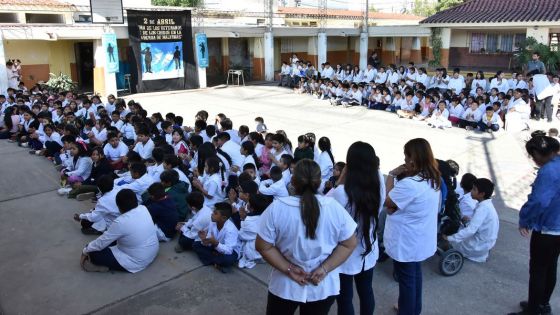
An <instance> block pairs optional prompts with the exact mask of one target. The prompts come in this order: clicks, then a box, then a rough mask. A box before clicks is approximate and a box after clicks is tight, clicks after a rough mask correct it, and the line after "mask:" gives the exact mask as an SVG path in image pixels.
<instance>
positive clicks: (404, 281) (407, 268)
mask: <svg viewBox="0 0 560 315" xmlns="http://www.w3.org/2000/svg"><path fill="white" fill-rule="evenodd" d="M393 265H394V268H395V273H396V275H397V278H398V281H399V315H419V314H420V313H421V312H422V263H421V262H398V261H394V264H393Z"/></svg>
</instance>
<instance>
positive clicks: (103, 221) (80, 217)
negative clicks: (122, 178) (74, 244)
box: [74, 175, 120, 235]
mask: <svg viewBox="0 0 560 315" xmlns="http://www.w3.org/2000/svg"><path fill="white" fill-rule="evenodd" d="M97 189H99V192H100V193H101V197H100V198H99V199H97V204H96V205H95V207H94V208H93V209H92V210H91V211H90V212H88V213H82V214H77V213H76V214H74V220H76V221H78V222H80V224H81V225H82V233H84V234H93V235H95V234H101V233H103V231H105V230H106V229H107V228H108V227H109V226H111V223H113V221H114V220H115V219H116V218H117V217H118V216H119V215H120V212H119V209H118V208H117V204H116V201H115V197H116V196H117V190H114V189H113V177H112V176H111V175H104V176H101V178H99V180H98V181H97Z"/></svg>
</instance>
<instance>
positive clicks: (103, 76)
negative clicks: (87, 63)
mask: <svg viewBox="0 0 560 315" xmlns="http://www.w3.org/2000/svg"><path fill="white" fill-rule="evenodd" d="M93 56H94V57H93V59H94V63H95V67H94V69H93V91H94V93H99V94H100V95H101V96H107V95H109V94H113V95H117V78H116V76H115V74H114V73H109V72H108V71H107V66H106V56H107V54H106V53H105V50H104V49H103V44H102V40H101V39H96V40H94V41H93Z"/></svg>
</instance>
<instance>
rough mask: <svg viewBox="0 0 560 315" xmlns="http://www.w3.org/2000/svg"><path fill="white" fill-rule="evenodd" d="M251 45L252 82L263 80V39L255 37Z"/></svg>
mask: <svg viewBox="0 0 560 315" xmlns="http://www.w3.org/2000/svg"><path fill="white" fill-rule="evenodd" d="M249 43H251V41H249ZM252 43H253V45H252V47H253V59H252V64H253V80H264V71H265V70H264V37H255V38H253V40H252Z"/></svg>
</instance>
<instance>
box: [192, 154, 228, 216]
mask: <svg viewBox="0 0 560 315" xmlns="http://www.w3.org/2000/svg"><path fill="white" fill-rule="evenodd" d="M223 183H224V173H223V171H222V168H221V166H220V159H219V158H218V157H216V156H212V157H209V158H207V159H206V162H205V163H204V175H203V176H199V177H198V178H194V179H193V187H194V188H196V189H198V190H199V191H200V192H201V193H202V194H203V195H204V205H205V206H206V207H210V208H211V207H212V206H214V204H216V203H217V202H220V201H222V200H224V196H225V195H224V188H225V186H224V185H223Z"/></svg>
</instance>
